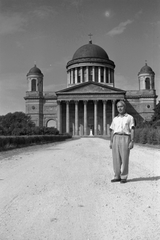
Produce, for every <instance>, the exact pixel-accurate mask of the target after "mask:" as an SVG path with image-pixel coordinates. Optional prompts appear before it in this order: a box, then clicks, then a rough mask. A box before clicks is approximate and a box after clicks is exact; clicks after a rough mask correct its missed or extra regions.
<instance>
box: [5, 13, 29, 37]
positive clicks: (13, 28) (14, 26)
mask: <svg viewBox="0 0 160 240" xmlns="http://www.w3.org/2000/svg"><path fill="white" fill-rule="evenodd" d="M26 24H27V19H26V18H24V17H23V16H22V15H21V14H19V13H14V14H6V15H5V14H2V13H1V14H0V35H8V34H13V33H16V32H21V31H24V30H25V26H26Z"/></svg>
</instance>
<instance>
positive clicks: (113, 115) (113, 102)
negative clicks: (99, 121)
mask: <svg viewBox="0 0 160 240" xmlns="http://www.w3.org/2000/svg"><path fill="white" fill-rule="evenodd" d="M115 102H116V101H115V100H112V120H113V118H114V117H115Z"/></svg>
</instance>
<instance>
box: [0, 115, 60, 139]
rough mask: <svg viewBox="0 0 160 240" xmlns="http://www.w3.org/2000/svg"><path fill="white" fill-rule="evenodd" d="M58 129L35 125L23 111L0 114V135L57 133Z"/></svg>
mask: <svg viewBox="0 0 160 240" xmlns="http://www.w3.org/2000/svg"><path fill="white" fill-rule="evenodd" d="M58 134H59V131H58V130H57V129H56V128H54V127H37V126H35V123H33V122H32V121H31V118H30V116H28V115H26V114H25V113H23V112H15V113H8V114H6V115H4V116H0V135H1V136H2V135H3V136H22V135H58Z"/></svg>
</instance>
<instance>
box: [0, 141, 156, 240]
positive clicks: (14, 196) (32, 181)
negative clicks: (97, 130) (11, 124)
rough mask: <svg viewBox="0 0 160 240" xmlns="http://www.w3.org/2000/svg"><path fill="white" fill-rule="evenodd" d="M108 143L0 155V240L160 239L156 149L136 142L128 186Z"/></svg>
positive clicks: (61, 145) (82, 143)
mask: <svg viewBox="0 0 160 240" xmlns="http://www.w3.org/2000/svg"><path fill="white" fill-rule="evenodd" d="M112 177H113V170H112V157H111V150H110V149H109V141H107V140H104V139H100V138H83V139H78V140H73V141H66V142H64V143H58V144H49V145H45V146H38V147H35V148H34V147H30V148H26V149H21V150H14V151H10V152H7V153H0V240H44V239H47V240H113V239H115V240H159V239H160V150H158V149H157V150H155V149H151V148H146V147H139V146H135V148H134V149H133V150H132V151H131V155H130V174H129V178H128V182H127V183H126V184H120V183H111V181H110V180H111V179H112Z"/></svg>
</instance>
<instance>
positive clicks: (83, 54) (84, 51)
mask: <svg viewBox="0 0 160 240" xmlns="http://www.w3.org/2000/svg"><path fill="white" fill-rule="evenodd" d="M80 58H101V59H109V57H108V55H107V53H106V52H105V50H104V49H103V48H101V47H99V46H97V45H95V44H92V42H91V41H90V43H88V44H85V45H83V46H82V47H80V48H78V50H77V51H76V52H75V53H74V55H73V58H72V60H76V59H80Z"/></svg>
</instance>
